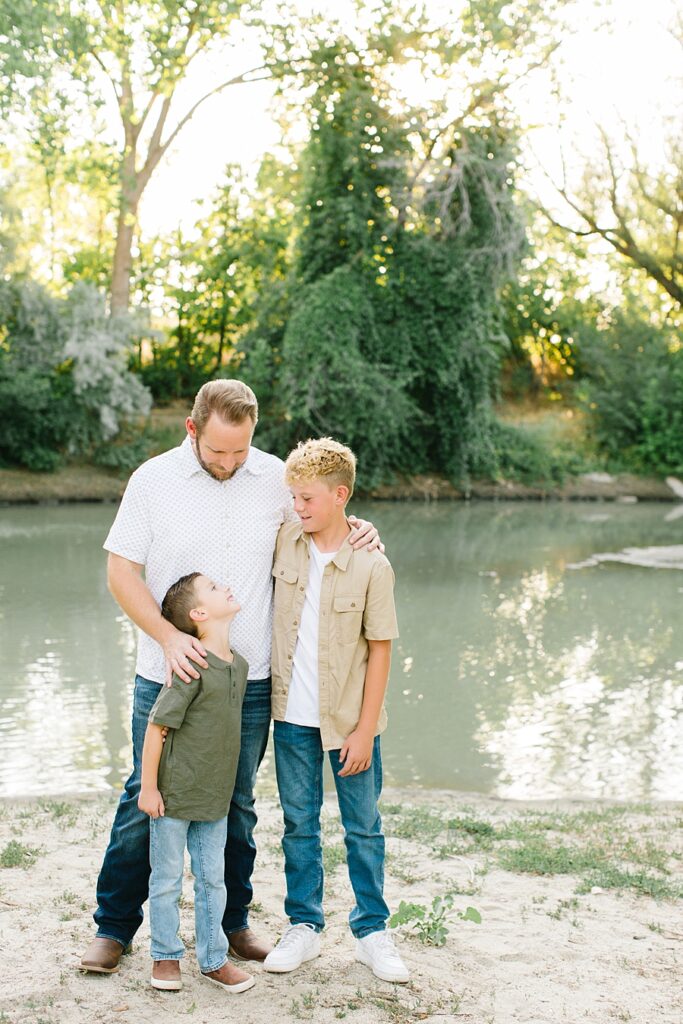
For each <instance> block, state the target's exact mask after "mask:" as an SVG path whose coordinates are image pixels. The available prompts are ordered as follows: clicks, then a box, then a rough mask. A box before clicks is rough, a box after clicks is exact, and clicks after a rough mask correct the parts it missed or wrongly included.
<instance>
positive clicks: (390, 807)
mask: <svg viewBox="0 0 683 1024" xmlns="http://www.w3.org/2000/svg"><path fill="white" fill-rule="evenodd" d="M381 811H382V815H383V816H384V817H383V821H384V831H385V833H386V835H388V836H393V837H394V838H395V839H417V838H419V839H421V840H423V841H424V840H434V839H436V837H437V836H438V835H440V834H441V833H442V832H444V831H445V829H446V823H445V821H444V820H443V818H442V817H441V816H440V815H439V814H435V813H434V811H430V810H428V809H427V808H424V807H401V806H400V805H398V804H383V805H382V808H381Z"/></svg>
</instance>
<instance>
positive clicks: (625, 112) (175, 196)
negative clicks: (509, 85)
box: [141, 0, 683, 237]
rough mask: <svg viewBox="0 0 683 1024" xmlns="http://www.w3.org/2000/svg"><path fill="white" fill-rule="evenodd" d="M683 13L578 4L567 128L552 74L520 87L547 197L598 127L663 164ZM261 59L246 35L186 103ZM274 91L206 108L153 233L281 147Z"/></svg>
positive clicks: (260, 87)
mask: <svg viewBox="0 0 683 1024" xmlns="http://www.w3.org/2000/svg"><path fill="white" fill-rule="evenodd" d="M300 6H301V8H303V7H306V8H307V9H311V10H314V9H317V10H324V11H334V13H335V14H336V15H337V16H339V15H340V12H341V11H342V10H343V5H342V3H341V2H340V0H319V2H318V3H311V2H309V3H307V4H303V3H302V4H301V5H300ZM348 6H349V7H350V5H348ZM429 6H430V9H432V10H434V11H435V12H438V16H439V18H440V19H441V18H443V19H444V20H445V19H446V18H447V17H448V11H449V10H452V8H453V3H452V2H448V0H430V4H429ZM677 10H679V4H678V3H677V0H648V3H643V2H642V0H607V2H604V3H601V2H600V0H576V2H575V3H574V4H573V8H572V11H571V22H572V24H574V25H575V32H574V33H573V34H572V35H571V36H570V37H568V38H567V39H565V40H563V41H562V45H561V47H560V49H559V50H558V51H557V53H556V57H555V62H554V65H555V69H556V72H557V77H558V79H559V82H560V86H561V90H562V93H563V96H564V104H563V110H562V116H563V119H564V120H563V123H562V125H561V127H560V110H559V108H558V105H557V102H556V99H555V97H554V95H553V94H552V91H551V90H552V81H551V78H550V75H546V74H545V73H536V74H535V75H534V76H533V77H532V78H531V79H529V81H528V82H526V83H523V84H521V85H520V86H519V87H518V88H517V94H516V97H515V101H516V103H517V104H518V109H519V113H520V116H521V119H522V122H523V123H524V124H525V125H531V126H534V127H533V130H532V131H531V132H530V133H529V134H528V136H527V142H526V147H527V151H526V159H527V162H528V164H529V166H530V168H531V170H530V178H529V184H530V185H531V187H532V188H533V190H534V191H535V192H536V193H537V194H539V195H541V197H542V198H543V199H544V201H546V202H548V203H553V201H554V198H555V197H554V193H553V190H552V188H551V186H550V185H549V182H548V180H547V178H546V177H545V176H544V174H543V173H542V171H541V170H540V168H543V169H544V170H545V171H546V172H547V173H548V174H549V175H550V176H551V177H552V178H553V179H554V180H555V181H559V179H560V176H561V167H562V163H561V158H562V156H563V157H564V159H565V161H566V163H567V166H568V167H569V169H570V171H571V169H572V167H574V168H576V167H577V166H579V165H580V164H581V157H582V155H583V154H586V155H589V154H590V153H591V152H592V151H593V150H594V148H595V139H596V125H601V126H602V127H604V128H606V129H607V130H608V131H609V132H610V134H614V135H616V136H617V138H618V137H620V136H621V137H623V124H624V123H625V124H627V125H628V126H629V128H630V130H631V132H632V133H633V134H635V135H636V136H637V138H638V139H639V142H640V143H641V144H642V146H643V148H644V150H645V151H646V155H648V156H649V157H650V158H651V159H652V161H653V162H654V163H657V162H659V160H661V138H662V127H661V126H662V120H661V116H660V114H659V111H661V110H664V111H667V110H668V113H669V114H670V113H671V112H672V105H671V103H670V102H669V103H668V104H667V99H668V95H667V94H668V93H669V91H670V83H671V80H672V78H673V77H674V76H675V75H677V74H680V72H681V66H682V64H683V61H682V56H683V55H682V54H681V48H680V45H679V44H678V43H677V42H676V41H675V40H674V39H673V37H672V36H671V35H670V33H669V32H668V31H667V26H668V25H670V24H671V22H672V21H673V19H674V17H675V15H676V12H677ZM258 60H259V54H258V50H257V49H256V48H250V46H249V43H248V38H247V37H246V36H245V39H244V44H243V45H240V46H233V47H231V48H230V49H229V50H228V51H227V52H226V51H223V52H221V53H216V54H214V55H213V56H212V57H210V58H207V59H206V60H205V61H204V63H203V64H201V65H199V66H198V67H197V69H196V71H195V73H194V75H192V76H190V78H189V80H188V82H187V83H185V84H184V85H183V87H182V90H181V91H179V102H180V101H182V103H183V105H186V104H187V105H189V103H188V101H189V102H190V103H191V101H192V100H194V99H195V98H197V97H199V96H201V95H202V94H203V93H204V92H205V91H207V90H208V89H210V88H211V86H212V85H214V84H215V83H216V82H217V81H219V80H220V78H221V77H225V72H226V66H227V67H229V70H230V71H233V70H234V71H235V72H239V71H242V70H244V69H245V68H247V67H250V66H253V65H256V64H257V63H258ZM226 61H227V62H229V63H228V65H226ZM401 73H402V74H403V75H404V76H405V83H406V87H407V88H409V89H410V91H411V97H412V98H413V99H414V100H419V90H420V89H422V90H423V92H424V90H425V86H424V83H423V82H422V81H421V79H420V78H418V77H417V76H416V75H415V74H414V72H411V69H410V68H409V67H408V68H405V69H402V72H401ZM430 91H431V90H430ZM272 92H273V90H272V86H271V85H270V84H269V83H268V82H258V83H254V84H251V85H244V86H238V87H233V88H231V89H229V90H227V91H226V92H225V93H224V94H222V95H220V96H218V97H216V98H215V99H213V100H212V101H210V102H209V103H207V104H206V105H205V106H204V107H203V108H201V109H200V111H198V113H197V115H195V118H194V119H193V120H192V122H190V124H189V125H188V126H187V127H186V128H185V130H184V132H183V134H182V136H181V137H180V138H179V139H178V141H177V144H176V145H175V147H174V148H173V150H172V151H171V152H170V153H169V154H168V155H167V157H166V158H165V160H164V162H163V164H162V165H161V166H160V167H159V168H158V170H157V172H156V173H157V185H158V187H157V188H155V189H154V190H152V191H150V193H149V195H146V196H145V197H144V199H143V203H142V210H141V227H142V231H143V234H144V235H145V236H147V237H149V236H152V235H154V234H157V233H159V232H161V233H167V232H169V231H172V230H173V229H174V228H175V227H177V226H179V225H182V226H184V227H189V226H190V225H191V224H192V223H193V222H194V221H195V220H196V218H197V215H198V208H197V205H196V200H201V199H207V198H209V197H210V196H211V194H212V191H213V190H214V188H215V187H216V185H217V184H218V182H219V181H220V180H221V178H222V175H223V172H224V169H225V166H226V164H227V163H228V162H236V163H240V164H242V166H243V167H245V169H252V168H254V167H255V165H256V164H257V163H258V161H259V160H260V158H261V156H262V155H263V154H264V153H266V152H269V151H272V150H273V148H274V147H276V146H277V144H278V142H279V141H280V138H281V129H280V127H279V126H278V124H277V123H276V122H275V121H274V119H273V117H272V113H271V111H270V110H269V104H270V100H271V98H272ZM425 99H427V94H426V93H425ZM217 123H218V126H219V128H218V131H217V130H216V124H217Z"/></svg>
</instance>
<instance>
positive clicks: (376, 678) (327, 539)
mask: <svg viewBox="0 0 683 1024" xmlns="http://www.w3.org/2000/svg"><path fill="white" fill-rule="evenodd" d="M355 466H356V460H355V457H354V455H353V452H351V451H350V449H349V448H347V447H345V446H344V445H342V444H339V443H338V442H337V441H333V440H332V439H331V438H329V437H323V438H320V439H318V440H309V441H306V442H305V443H302V444H299V446H298V447H297V448H296V449H295V450H294V451H293V452H291V453H290V455H289V457H288V458H287V461H286V463H285V476H286V480H287V483H288V485H289V487H290V490H291V491H292V494H293V496H294V508H295V511H296V512H297V514H298V516H299V522H298V523H285V525H284V526H282V527H281V528H280V533H279V536H278V541H277V547H276V552H275V563H274V568H273V575H274V577H275V619H274V628H273V691H272V692H273V696H272V710H273V718H274V719H275V726H274V736H275V767H276V772H277V781H278V788H279V792H280V802H281V804H282V809H283V812H284V820H285V832H284V836H283V839H282V847H283V850H284V854H285V877H286V883H287V896H286V899H285V913H286V914H287V916H288V917H289V920H290V922H291V923H290V926H289V927H288V928H287V930H286V931H285V933H284V935H283V936H282V938H281V939H280V942H279V943H278V945H277V946H276V947H275V949H274V950H273V951H272V952H271V953H269V954H268V956H267V957H266V959H265V962H264V967H265V969H266V970H267V971H274V972H278V973H282V972H287V971H292V970H294V969H295V968H297V967H299V966H300V965H301V964H302V963H303V962H304V961H306V960H312V959H313V958H314V957H316V956H318V955H319V954H320V935H319V933H320V932H321V931H322V929H323V927H324V917H323V908H322V900H323V862H322V847H321V841H320V809H321V806H322V801H323V752H324V751H327V752H328V755H329V759H330V764H331V766H332V771H333V775H334V782H335V786H336V789H337V797H338V800H339V809H340V812H341V819H342V825H343V826H344V842H345V844H346V853H347V861H348V868H349V877H350V879H351V885H352V887H353V891H354V894H355V897H356V905H355V907H354V909H353V910H352V911H351V914H350V916H349V924H350V927H351V931H352V933H353V935H354V936H355V938H356V958H357V959H358V960H360V961H361V963H363V964H366V965H367V966H368V967H370V968H371V970H372V971H373V973H374V974H375V975H376V976H377V977H378V978H382V979H383V980H384V981H400V982H406V981H408V978H409V975H408V971H407V969H406V967H405V965H404V964H403V962H402V960H401V958H400V956H399V955H398V953H397V951H396V949H395V947H394V944H393V940H392V939H391V937H390V936H389V935H388V934H387V932H386V931H385V927H386V921H387V918H388V917H389V909H388V907H387V905H386V903H385V901H384V896H383V887H384V836H383V834H382V823H381V819H380V816H379V811H378V809H377V802H378V799H379V796H380V792H381V787H382V762H381V756H380V743H379V733H381V732H382V731H383V730H384V728H385V726H386V712H385V710H384V693H385V690H386V686H387V680H388V677H389V664H390V660H391V641H392V639H393V638H394V637H396V636H398V632H397V628H396V613H395V610H394V598H393V583H394V574H393V572H392V569H391V566H390V564H389V562H388V560H387V559H386V558H385V557H384V555H382V554H380V552H379V551H367V550H360V551H356V550H354V549H353V548H352V547H351V545H350V544H349V539H348V538H349V533H350V527H349V524H348V522H347V520H346V516H345V514H344V509H345V507H346V503H347V502H348V500H349V498H350V497H351V495H352V493H353V485H354V481H355Z"/></svg>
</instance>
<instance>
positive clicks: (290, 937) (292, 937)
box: [278, 924, 313, 949]
mask: <svg viewBox="0 0 683 1024" xmlns="http://www.w3.org/2000/svg"><path fill="white" fill-rule="evenodd" d="M304 928H305V929H306V931H305V932H304V931H303V929H304ZM308 932H313V928H309V927H308V925H306V924H292V925H290V926H289V928H288V929H287V931H286V932H285V934H284V935H283V936H282V938H281V939H280V941H279V942H278V946H279V947H280V949H284V948H285V947H286V946H291V945H292V943H294V942H296V941H297V939H298V937H299V936H300V935H302V934H304V935H306V934H307V933H308Z"/></svg>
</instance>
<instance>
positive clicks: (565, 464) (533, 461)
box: [472, 419, 587, 484]
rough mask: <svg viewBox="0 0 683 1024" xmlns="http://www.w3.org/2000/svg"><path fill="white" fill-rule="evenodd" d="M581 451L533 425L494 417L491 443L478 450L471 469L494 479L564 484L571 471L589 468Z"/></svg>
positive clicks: (490, 435)
mask: <svg viewBox="0 0 683 1024" xmlns="http://www.w3.org/2000/svg"><path fill="white" fill-rule="evenodd" d="M586 468H587V467H586V465H585V461H584V457H583V455H582V453H581V452H580V451H577V450H574V449H572V448H568V447H560V446H557V445H555V444H551V443H549V442H548V440H547V439H546V438H543V437H539V436H536V434H535V432H534V431H533V429H532V428H528V427H520V426H513V425H511V424H509V423H501V422H500V420H496V419H492V420H491V424H490V434H489V447H488V449H484V450H483V451H482V452H481V453H480V454H478V457H477V460H476V461H475V463H474V465H473V467H472V472H473V474H474V475H475V476H477V477H483V478H489V479H494V480H498V479H501V480H519V481H521V482H522V483H525V484H561V483H562V481H563V480H564V479H565V477H567V476H568V475H570V474H573V473H581V472H583V471H585V469H586Z"/></svg>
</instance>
